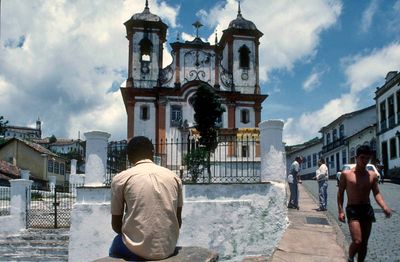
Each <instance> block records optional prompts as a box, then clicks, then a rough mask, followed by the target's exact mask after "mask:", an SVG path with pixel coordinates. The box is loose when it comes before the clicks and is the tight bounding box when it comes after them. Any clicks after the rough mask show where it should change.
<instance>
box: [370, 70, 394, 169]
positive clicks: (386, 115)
mask: <svg viewBox="0 0 400 262" xmlns="http://www.w3.org/2000/svg"><path fill="white" fill-rule="evenodd" d="M385 80H386V81H385V84H383V85H382V86H381V87H378V88H377V90H376V92H375V101H376V110H377V116H378V120H377V121H378V127H377V129H378V131H377V135H378V141H379V144H378V147H379V148H378V157H379V159H380V160H381V162H382V164H383V165H384V170H385V174H386V175H389V176H400V170H399V169H400V153H399V151H400V72H397V71H391V72H389V73H388V74H387V75H386V78H385ZM395 172H397V174H395Z"/></svg>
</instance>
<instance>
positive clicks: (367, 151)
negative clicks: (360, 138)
mask: <svg viewBox="0 0 400 262" xmlns="http://www.w3.org/2000/svg"><path fill="white" fill-rule="evenodd" d="M359 155H372V151H371V147H370V146H368V145H362V146H360V147H359V148H357V150H356V157H357V156H359Z"/></svg>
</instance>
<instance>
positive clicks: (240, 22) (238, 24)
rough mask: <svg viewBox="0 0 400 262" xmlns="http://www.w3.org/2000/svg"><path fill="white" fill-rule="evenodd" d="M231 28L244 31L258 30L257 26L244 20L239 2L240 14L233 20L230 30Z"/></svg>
mask: <svg viewBox="0 0 400 262" xmlns="http://www.w3.org/2000/svg"><path fill="white" fill-rule="evenodd" d="M229 28H235V29H244V30H257V27H256V25H255V24H254V23H253V22H251V21H249V20H246V19H244V18H243V16H242V12H241V11H240V1H239V2H238V14H237V17H236V19H234V20H232V21H231V22H230V23H229V26H228V29H229Z"/></svg>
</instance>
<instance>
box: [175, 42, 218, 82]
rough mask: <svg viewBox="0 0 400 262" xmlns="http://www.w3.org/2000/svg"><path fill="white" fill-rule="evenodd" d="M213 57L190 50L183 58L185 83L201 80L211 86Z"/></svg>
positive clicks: (202, 52)
mask: <svg viewBox="0 0 400 262" xmlns="http://www.w3.org/2000/svg"><path fill="white" fill-rule="evenodd" d="M214 56H215V55H213V54H210V53H207V52H204V51H202V50H191V51H188V52H186V53H185V54H184V55H183V57H184V72H185V74H184V77H185V82H189V81H193V80H201V81H203V82H206V83H209V84H211V60H212V57H214Z"/></svg>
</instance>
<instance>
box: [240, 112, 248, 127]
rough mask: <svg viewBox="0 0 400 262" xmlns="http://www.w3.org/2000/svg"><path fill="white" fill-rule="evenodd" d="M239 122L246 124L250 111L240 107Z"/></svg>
mask: <svg viewBox="0 0 400 262" xmlns="http://www.w3.org/2000/svg"><path fill="white" fill-rule="evenodd" d="M240 122H242V123H244V124H247V123H249V122H250V112H249V110H247V109H242V110H241V111H240Z"/></svg>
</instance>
